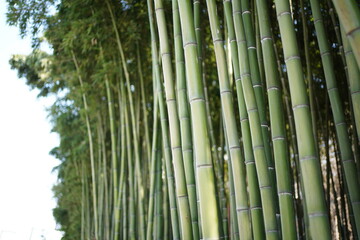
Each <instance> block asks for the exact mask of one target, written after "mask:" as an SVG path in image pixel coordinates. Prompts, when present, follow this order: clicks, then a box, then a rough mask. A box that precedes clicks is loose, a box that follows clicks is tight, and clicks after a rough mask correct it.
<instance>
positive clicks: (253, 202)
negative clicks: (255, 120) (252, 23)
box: [223, 1, 265, 239]
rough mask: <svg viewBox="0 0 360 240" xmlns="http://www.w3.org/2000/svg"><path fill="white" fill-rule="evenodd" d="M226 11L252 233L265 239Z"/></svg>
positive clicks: (229, 15) (227, 11)
mask: <svg viewBox="0 0 360 240" xmlns="http://www.w3.org/2000/svg"><path fill="white" fill-rule="evenodd" d="M223 3H224V9H225V15H226V25H227V29H228V37H229V40H230V51H231V56H232V63H233V70H234V77H235V84H236V90H237V99H238V107H239V113H240V123H241V133H242V138H243V147H244V156H245V164H246V173H247V176H248V185H249V200H250V201H249V203H250V212H251V214H250V216H251V223H252V232H253V238H254V239H264V238H265V232H264V220H263V216H262V214H263V212H262V207H261V197H260V191H259V183H258V178H257V174H256V169H255V162H254V154H253V151H252V144H251V134H250V127H249V119H248V114H247V112H246V105H245V100H244V94H243V89H242V85H241V82H240V81H239V79H240V69H239V59H238V49H237V44H236V38H235V30H234V24H233V19H232V6H231V3H230V1H224V2H223Z"/></svg>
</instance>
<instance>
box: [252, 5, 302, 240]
mask: <svg viewBox="0 0 360 240" xmlns="http://www.w3.org/2000/svg"><path fill="white" fill-rule="evenodd" d="M265 4H266V3H265V1H264V0H258V1H257V10H258V16H259V22H260V34H261V44H262V50H263V57H264V59H266V61H265V62H264V66H265V76H266V87H267V92H268V101H269V110H270V124H271V136H272V141H273V147H274V158H275V169H276V180H277V181H276V183H277V191H278V192H277V193H278V197H279V206H280V219H281V232H282V238H283V239H296V224H295V212H294V202H293V191H292V186H291V176H290V172H291V170H290V165H289V163H290V159H289V154H288V150H287V142H286V130H285V120H284V107H283V103H282V92H281V83H280V78H279V72H278V71H277V63H276V56H275V51H274V47H273V46H274V45H273V39H272V37H271V35H272V34H271V26H270V18H269V14H268V12H267V8H266V5H265Z"/></svg>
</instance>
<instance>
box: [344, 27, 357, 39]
mask: <svg viewBox="0 0 360 240" xmlns="http://www.w3.org/2000/svg"><path fill="white" fill-rule="evenodd" d="M358 30H360V27H356V28H354V29H351V30H350V31H349V32H348V33H346V36H349V37H351V35H352V34H353V33H354V32H356V31H358Z"/></svg>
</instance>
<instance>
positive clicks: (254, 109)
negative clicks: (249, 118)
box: [247, 108, 258, 113]
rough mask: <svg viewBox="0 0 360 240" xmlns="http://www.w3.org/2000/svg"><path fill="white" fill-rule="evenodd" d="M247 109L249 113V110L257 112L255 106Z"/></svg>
mask: <svg viewBox="0 0 360 240" xmlns="http://www.w3.org/2000/svg"><path fill="white" fill-rule="evenodd" d="M247 111H248V112H249V113H250V112H257V111H258V109H257V108H250V109H248V110H247Z"/></svg>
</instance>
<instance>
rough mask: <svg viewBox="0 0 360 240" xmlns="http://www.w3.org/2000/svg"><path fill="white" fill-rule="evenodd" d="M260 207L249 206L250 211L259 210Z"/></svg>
mask: <svg viewBox="0 0 360 240" xmlns="http://www.w3.org/2000/svg"><path fill="white" fill-rule="evenodd" d="M261 209H262V207H261V206H255V207H250V211H252V210H261Z"/></svg>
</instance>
